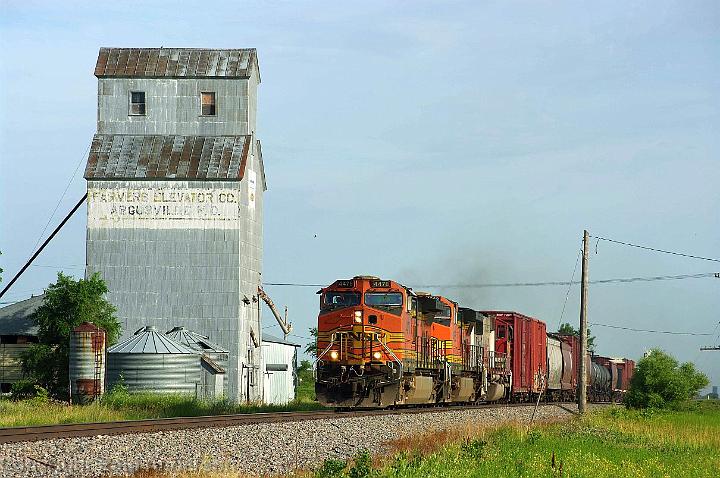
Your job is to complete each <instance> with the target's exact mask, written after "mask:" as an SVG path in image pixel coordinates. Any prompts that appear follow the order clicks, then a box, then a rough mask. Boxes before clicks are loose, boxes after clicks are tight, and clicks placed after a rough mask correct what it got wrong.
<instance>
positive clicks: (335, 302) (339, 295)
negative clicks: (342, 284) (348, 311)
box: [320, 291, 360, 312]
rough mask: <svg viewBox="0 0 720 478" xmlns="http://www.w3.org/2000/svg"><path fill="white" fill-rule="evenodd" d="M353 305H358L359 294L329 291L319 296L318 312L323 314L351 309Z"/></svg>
mask: <svg viewBox="0 0 720 478" xmlns="http://www.w3.org/2000/svg"><path fill="white" fill-rule="evenodd" d="M354 305H360V293H359V292H345V291H343V292H336V291H330V292H326V293H324V294H323V295H322V296H320V310H321V311H323V312H329V311H331V310H337V309H342V308H344V307H352V306H354Z"/></svg>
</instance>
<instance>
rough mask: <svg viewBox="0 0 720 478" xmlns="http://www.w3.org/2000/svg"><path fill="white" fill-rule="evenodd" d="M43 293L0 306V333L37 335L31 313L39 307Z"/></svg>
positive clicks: (36, 327) (36, 328)
mask: <svg viewBox="0 0 720 478" xmlns="http://www.w3.org/2000/svg"><path fill="white" fill-rule="evenodd" d="M44 298H45V295H44V294H40V295H37V296H35V297H30V298H29V299H25V300H21V301H20V302H15V303H14V304H10V305H6V306H5V307H2V308H0V335H37V334H38V326H37V325H36V324H35V322H34V321H33V320H32V314H34V313H35V311H36V310H37V309H38V307H40V306H41V305H42V303H43V299H44Z"/></svg>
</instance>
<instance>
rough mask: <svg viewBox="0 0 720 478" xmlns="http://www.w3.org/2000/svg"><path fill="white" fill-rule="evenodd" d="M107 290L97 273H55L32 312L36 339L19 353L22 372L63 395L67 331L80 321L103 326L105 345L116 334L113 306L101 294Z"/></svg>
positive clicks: (113, 340) (67, 347) (110, 343)
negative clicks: (79, 276)
mask: <svg viewBox="0 0 720 478" xmlns="http://www.w3.org/2000/svg"><path fill="white" fill-rule="evenodd" d="M107 291H108V289H107V286H106V285H105V281H103V280H102V279H101V278H100V275H99V274H98V273H95V274H93V276H92V277H90V278H89V279H80V280H75V279H73V278H72V277H70V276H66V275H64V274H63V273H62V272H60V273H58V280H57V282H56V283H55V284H50V285H49V286H48V288H47V289H45V297H44V298H43V303H42V305H41V306H40V307H38V309H37V310H36V311H35V313H34V314H33V316H32V319H33V321H34V322H35V323H36V324H37V326H38V343H37V344H34V345H32V346H31V347H30V348H29V349H28V350H27V351H25V352H24V353H23V355H22V357H21V359H22V367H23V372H24V373H25V374H26V375H27V376H28V378H30V379H31V380H32V381H33V382H35V383H37V384H38V385H41V386H42V387H43V388H46V389H47V390H48V391H49V392H50V394H51V395H52V396H54V397H58V398H59V397H65V396H66V394H67V389H68V383H69V381H68V355H69V351H70V334H71V332H72V330H73V329H74V328H75V327H77V326H78V325H80V324H81V323H83V322H91V323H93V324H95V325H97V326H98V327H101V328H102V329H104V330H105V334H106V335H105V336H106V340H107V345H108V346H109V345H112V344H114V343H115V342H117V340H118V338H119V337H120V323H119V322H118V321H117V318H116V317H115V307H113V305H112V304H110V303H109V302H108V301H107V300H105V299H104V298H103V295H104V294H106V293H107Z"/></svg>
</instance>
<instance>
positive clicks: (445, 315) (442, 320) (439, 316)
mask: <svg viewBox="0 0 720 478" xmlns="http://www.w3.org/2000/svg"><path fill="white" fill-rule="evenodd" d="M435 322H437V323H439V324H442V325H446V326H448V327H449V326H450V307H448V306H447V305H445V304H442V305H441V307H440V311H439V312H436V313H435Z"/></svg>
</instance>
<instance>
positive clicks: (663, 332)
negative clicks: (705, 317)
mask: <svg viewBox="0 0 720 478" xmlns="http://www.w3.org/2000/svg"><path fill="white" fill-rule="evenodd" d="M590 325H592V326H598V327H609V328H611V329H621V330H629V331H631V332H647V333H653V334H668V335H698V336H707V335H713V334H704V333H697V332H670V331H667V330H648V329H634V328H632V327H621V326H619V325H609V324H600V323H597V322H593V323H591V324H590Z"/></svg>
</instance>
